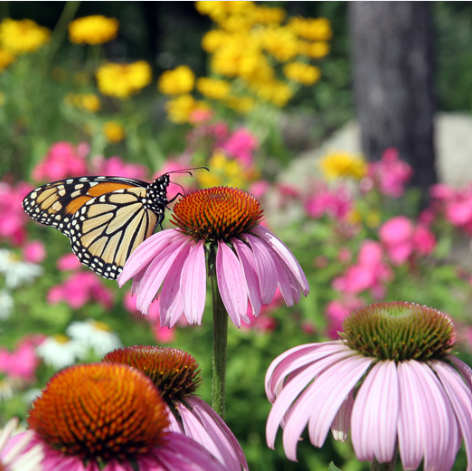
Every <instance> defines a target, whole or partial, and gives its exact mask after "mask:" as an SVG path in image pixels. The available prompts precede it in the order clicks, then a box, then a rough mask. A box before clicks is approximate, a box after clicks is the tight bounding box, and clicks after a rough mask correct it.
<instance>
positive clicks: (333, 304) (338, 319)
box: [325, 296, 365, 340]
mask: <svg viewBox="0 0 472 471" xmlns="http://www.w3.org/2000/svg"><path fill="white" fill-rule="evenodd" d="M364 304H365V302H364V300H362V299H360V298H356V297H354V296H349V297H347V298H345V299H338V300H335V301H330V302H329V303H328V304H327V305H326V308H325V315H326V318H327V319H328V328H327V331H326V334H327V335H328V337H329V338H331V339H333V340H336V339H339V332H340V331H341V330H342V324H343V322H344V319H345V318H346V317H347V316H348V314H349V313H350V312H351V311H353V310H354V309H357V308H359V307H361V306H362V305H364Z"/></svg>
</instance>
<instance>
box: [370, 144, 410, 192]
mask: <svg viewBox="0 0 472 471" xmlns="http://www.w3.org/2000/svg"><path fill="white" fill-rule="evenodd" d="M412 175H413V170H412V168H411V167H410V166H409V165H408V164H407V163H406V162H403V161H402V160H400V159H399V158H398V151H397V149H395V148H393V147H390V148H388V149H386V150H385V152H384V153H383V155H382V159H381V160H380V161H378V162H374V163H370V164H369V169H368V178H367V180H372V182H373V186H374V188H376V189H377V190H378V191H379V192H380V193H381V194H382V195H389V196H393V197H394V198H399V197H400V196H402V195H403V193H404V192H405V186H406V184H407V183H408V182H409V181H410V178H411V177H412Z"/></svg>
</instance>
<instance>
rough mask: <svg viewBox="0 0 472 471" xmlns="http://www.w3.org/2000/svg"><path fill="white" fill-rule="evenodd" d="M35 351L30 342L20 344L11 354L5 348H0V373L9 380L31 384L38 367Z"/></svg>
mask: <svg viewBox="0 0 472 471" xmlns="http://www.w3.org/2000/svg"><path fill="white" fill-rule="evenodd" d="M35 351H36V348H35V346H34V345H33V344H32V343H30V342H26V343H21V344H20V345H18V347H17V348H16V350H14V351H13V352H11V353H10V352H9V351H8V350H7V349H6V348H0V371H1V372H2V373H5V374H6V375H7V376H9V377H10V378H17V379H21V380H23V381H26V382H28V383H33V382H34V381H35V380H36V377H35V372H36V369H37V367H38V365H39V359H38V357H37V356H36V353H35Z"/></svg>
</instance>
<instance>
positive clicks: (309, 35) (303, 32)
mask: <svg viewBox="0 0 472 471" xmlns="http://www.w3.org/2000/svg"><path fill="white" fill-rule="evenodd" d="M288 27H289V28H290V29H291V30H292V31H293V32H294V33H295V34H296V35H297V36H300V37H301V38H305V39H310V40H311V41H329V40H330V39H331V37H332V36H333V31H332V30H331V24H330V22H329V20H328V19H326V18H300V17H295V18H291V19H290V21H289V22H288Z"/></svg>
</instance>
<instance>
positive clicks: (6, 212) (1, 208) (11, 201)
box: [0, 182, 33, 246]
mask: <svg viewBox="0 0 472 471" xmlns="http://www.w3.org/2000/svg"><path fill="white" fill-rule="evenodd" d="M32 189H33V187H32V186H31V185H30V184H29V183H26V182H19V183H18V184H17V185H16V186H13V185H9V184H8V183H5V182H0V240H2V239H5V240H7V241H8V242H9V243H11V244H12V245H14V246H18V245H20V244H21V243H22V242H23V241H24V240H25V239H26V229H25V226H26V223H27V222H28V217H27V216H26V214H25V212H24V211H23V208H22V206H21V202H22V201H23V198H24V197H25V196H26V195H27V194H28V193H29V192H30V191H31V190H32Z"/></svg>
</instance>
